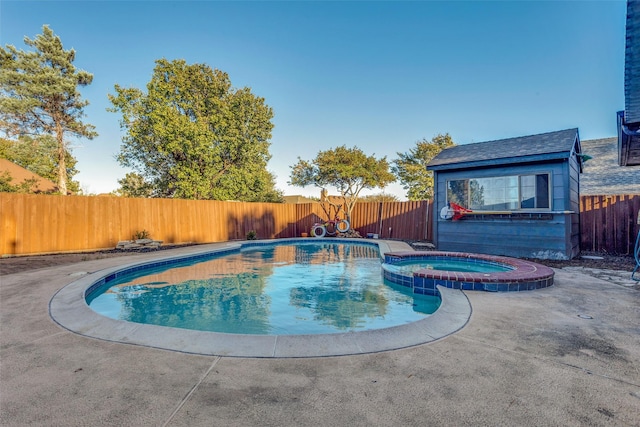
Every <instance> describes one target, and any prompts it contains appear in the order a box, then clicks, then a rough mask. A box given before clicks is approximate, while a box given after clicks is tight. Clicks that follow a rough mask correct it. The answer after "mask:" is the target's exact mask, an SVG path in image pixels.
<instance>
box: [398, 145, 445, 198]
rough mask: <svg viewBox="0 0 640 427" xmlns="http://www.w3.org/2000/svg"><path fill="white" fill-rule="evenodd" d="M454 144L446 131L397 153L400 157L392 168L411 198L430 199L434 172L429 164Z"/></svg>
mask: <svg viewBox="0 0 640 427" xmlns="http://www.w3.org/2000/svg"><path fill="white" fill-rule="evenodd" d="M454 145H455V143H454V142H453V140H452V139H451V136H450V135H449V134H448V133H446V134H444V135H442V134H439V135H436V136H435V137H433V138H432V139H431V141H427V140H426V139H422V141H418V142H417V143H416V147H415V148H412V149H411V150H409V152H408V153H397V154H398V156H400V157H399V158H398V159H396V160H394V161H393V166H392V167H391V170H392V172H393V173H394V174H395V175H396V177H398V180H399V181H400V183H401V184H402V187H403V188H404V189H405V190H408V191H407V198H408V199H409V200H430V199H431V198H432V197H433V172H432V171H428V170H427V164H428V163H429V162H430V161H431V160H432V159H433V158H434V157H435V156H437V155H438V153H440V152H441V151H442V150H444V149H445V148H448V147H452V146H454Z"/></svg>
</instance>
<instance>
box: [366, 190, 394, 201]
mask: <svg viewBox="0 0 640 427" xmlns="http://www.w3.org/2000/svg"><path fill="white" fill-rule="evenodd" d="M360 200H362V201H363V202H399V201H400V199H399V198H398V196H396V195H395V194H387V193H384V192H382V193H378V194H370V195H368V196H362V197H361V198H360Z"/></svg>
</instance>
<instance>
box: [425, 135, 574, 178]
mask: <svg viewBox="0 0 640 427" xmlns="http://www.w3.org/2000/svg"><path fill="white" fill-rule="evenodd" d="M576 144H577V146H576ZM573 152H577V153H579V152H580V139H579V137H578V129H577V128H573V129H565V130H561V131H556V132H548V133H542V134H538V135H529V136H519V137H516V138H508V139H500V140H496V141H488V142H477V143H474V144H464V145H456V146H454V147H450V148H446V149H444V150H442V151H441V152H440V153H439V154H438V155H437V156H436V157H434V158H433V160H431V162H429V164H428V165H427V169H431V170H447V169H468V168H478V167H488V166H500V165H508V164H516V163H532V162H540V161H551V160H561V159H567V158H569V157H570V156H571V154H572V153H573Z"/></svg>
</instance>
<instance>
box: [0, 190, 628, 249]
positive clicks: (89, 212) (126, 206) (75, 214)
mask: <svg viewBox="0 0 640 427" xmlns="http://www.w3.org/2000/svg"><path fill="white" fill-rule="evenodd" d="M639 210H640V194H636V195H622V196H582V197H581V199H580V229H581V250H583V251H596V252H608V253H615V254H625V255H630V254H632V253H633V246H634V244H635V239H636V236H637V234H638V231H639V230H640V226H639V225H638V224H637V215H638V211H639ZM323 219H326V217H325V213H324V211H323V210H322V208H321V207H320V205H319V204H318V203H306V204H281V203H243V202H220V201H209V200H177V199H127V198H120V197H84V196H66V197H63V196H48V195H29V194H15V193H0V255H26V254H37V253H52V252H73V251H90V250H96V249H111V248H114V247H115V246H116V244H117V243H118V241H120V240H127V239H130V238H131V237H132V235H133V234H134V233H136V232H139V231H142V230H146V231H148V232H149V233H150V234H151V237H152V238H153V239H156V240H162V241H164V243H165V244H172V243H211V242H222V241H228V240H244V239H245V238H246V235H247V233H248V232H249V231H251V230H255V231H256V233H257V235H258V238H261V239H270V238H283V237H296V236H300V234H301V233H302V232H309V230H310V229H311V226H312V225H313V224H314V223H315V222H318V221H321V220H323ZM432 224H433V218H432V209H431V204H430V202H428V201H420V202H362V203H357V204H356V206H355V208H354V211H353V215H352V224H351V225H352V227H353V228H354V229H355V230H357V231H358V232H359V233H360V234H361V235H362V236H366V235H367V234H368V233H372V234H378V235H379V237H380V238H383V239H388V238H391V239H405V240H427V241H431V240H432Z"/></svg>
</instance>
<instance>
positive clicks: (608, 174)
mask: <svg viewBox="0 0 640 427" xmlns="http://www.w3.org/2000/svg"><path fill="white" fill-rule="evenodd" d="M617 141H618V140H617V138H615V137H614V138H603V139H591V140H588V141H582V142H581V145H582V152H583V153H584V154H587V155H589V156H591V159H589V160H588V161H586V162H584V166H583V172H582V175H580V194H581V195H583V196H592V195H615V194H640V166H620V165H618V148H617Z"/></svg>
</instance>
